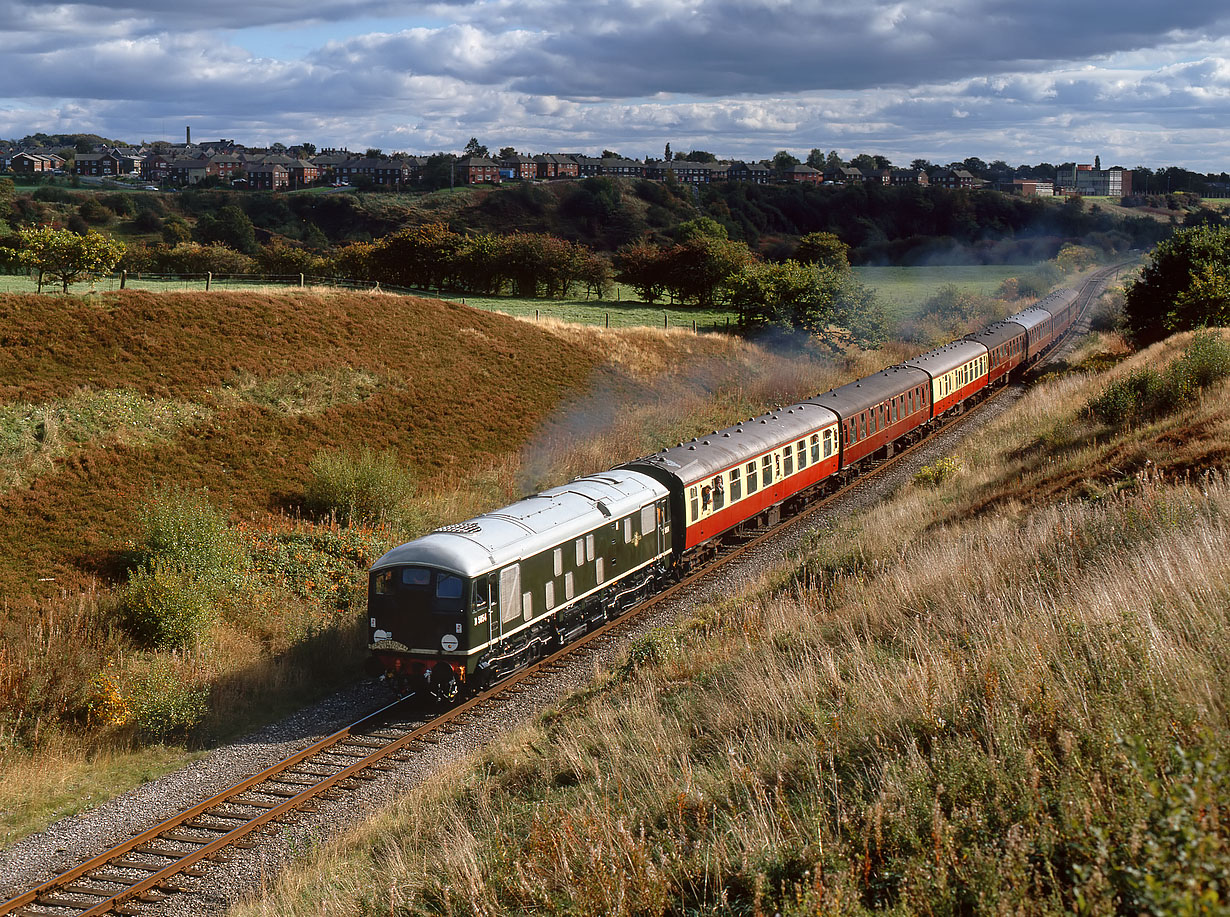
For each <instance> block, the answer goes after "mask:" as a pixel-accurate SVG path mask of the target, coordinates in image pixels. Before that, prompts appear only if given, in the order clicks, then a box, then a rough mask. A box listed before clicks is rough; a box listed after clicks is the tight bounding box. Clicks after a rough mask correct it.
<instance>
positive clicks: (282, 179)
mask: <svg viewBox="0 0 1230 917" xmlns="http://www.w3.org/2000/svg"><path fill="white" fill-rule="evenodd" d="M244 171H245V172H247V173H248V187H249V188H252V189H254V190H258V191H285V190H286V189H287V188H288V187H290V170H289V169H287V168H286V166H284V165H282V164H281V163H280V162H250V163H248V164H247V166H246V167H245V168H244Z"/></svg>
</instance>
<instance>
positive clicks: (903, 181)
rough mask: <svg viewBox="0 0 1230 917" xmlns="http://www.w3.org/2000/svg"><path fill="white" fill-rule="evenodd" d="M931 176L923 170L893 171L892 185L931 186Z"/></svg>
mask: <svg viewBox="0 0 1230 917" xmlns="http://www.w3.org/2000/svg"><path fill="white" fill-rule="evenodd" d="M930 183H931V178H930V176H928V175H927V173H926V172H924V171H923V170H922V169H893V170H892V176H891V180H890V184H893V185H929V184H930Z"/></svg>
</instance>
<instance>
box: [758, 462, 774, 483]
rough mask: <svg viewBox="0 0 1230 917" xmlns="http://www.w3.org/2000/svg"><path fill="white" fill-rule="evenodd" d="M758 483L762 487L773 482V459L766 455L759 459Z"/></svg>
mask: <svg viewBox="0 0 1230 917" xmlns="http://www.w3.org/2000/svg"><path fill="white" fill-rule="evenodd" d="M760 483H761V486H763V487H768V486H770V485H771V484H772V483H773V459H771V458H769V456H767V455H766V456H763V457H762V458H761V459H760Z"/></svg>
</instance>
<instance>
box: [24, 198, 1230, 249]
mask: <svg viewBox="0 0 1230 917" xmlns="http://www.w3.org/2000/svg"><path fill="white" fill-rule="evenodd" d="M1167 204H1173V209H1165V208H1166V205H1167ZM1159 205H1160V206H1161V207H1162V208H1163V209H1162V210H1158V209H1157V208H1149V207H1143V208H1123V207H1119V206H1117V205H1114V204H1112V203H1110V202H1099V203H1096V204H1088V205H1085V204H1083V203H1082V202H1081V201H1080V200H1079V199H1073V200H1071V201H1061V200H1059V199H1046V200H1044V199H1039V198H1032V199H1027V198H1021V197H1017V196H1014V195H1008V194H1001V193H999V192H996V191H978V192H970V191H961V190H948V189H944V188H917V187H913V188H911V187H888V186H882V185H881V186H875V185H858V186H855V185H851V186H801V185H793V184H767V185H755V184H751V185H749V184H747V183H742V182H721V183H715V184H713V185H706V186H703V187H702V186H691V185H680V184H677V183H666V182H658V181H649V180H644V179H641V180H633V179H628V178H619V177H597V178H590V179H586V180H584V181H557V182H525V183H508V184H506V185H503V186H496V187H490V186H463V187H458V188H455V189H445V190H441V191H435V192H430V193H422V192H416V193H391V192H382V193H375V192H358V191H354V190H350V189H336V188H312V189H306V190H302V191H296V192H290V193H280V194H276V195H275V194H272V193H268V192H234V191H227V190H222V189H206V190H200V189H185V190H184V191H182V192H179V193H174V194H170V193H161V192H155V191H146V190H142V189H140V188H132V189H119V188H116V189H106V190H95V189H90V188H88V187H85V186H83V187H81V188H70V187H63V186H60V185H40V186H38V187H35V188H29V187H25V186H23V187H19V188H17V189H16V194H15V197H14V198H13V200H12V202H11V203H10V202H9V201H6V200H4V199H3V198H0V240H2V239H3V236H4V235H5V234H6V229H5V226H4V221H6V220H7V221H8V223H10V224H12V226H18V225H22V224H27V223H40V222H61V223H65V224H66V225H69V226H70V228H74V229H76V230H77V231H83V230H84V229H86V228H91V227H92V228H95V229H99V230H102V231H104V232H107V233H109V234H113V235H115V236H117V237H119V238H121V239H123V240H125V241H126V242H145V243H147V244H153V243H158V242H166V243H168V244H174V243H176V242H180V241H184V240H187V239H193V240H195V241H199V242H224V243H226V244H228V245H230V246H231V247H232V248H236V247H237V248H239V249H240V250H242V251H244V252H245V253H246V254H249V255H252V254H255V253H256V248H257V246H258V245H268V244H270V243H271V242H273V241H274V240H281V241H285V242H288V243H290V244H294V245H302V246H305V247H307V248H309V249H311V250H313V251H317V252H321V251H325V250H327V249H329V248H331V247H335V246H338V245H342V244H345V243H348V242H355V241H359V242H363V241H371V240H372V239H375V238H379V237H382V236H385V235H388V234H390V233H392V232H395V231H397V230H399V229H401V228H403V227H406V226H420V225H423V224H427V223H435V222H444V223H446V224H447V225H448V226H449V227H450V228H451V229H453V230H454V231H456V232H459V233H463V234H464V233H470V232H475V233H483V232H491V233H499V234H508V233H513V232H531V233H548V234H551V235H553V236H557V237H559V238H562V239H566V240H569V241H574V242H580V243H583V244H584V245H585V246H587V247H588V248H590V249H593V250H594V251H598V252H604V253H607V254H610V253H613V252H615V251H616V250H618V249H619V248H620V247H621V246H623V245H626V244H628V243H630V242H634V241H638V240H642V239H647V240H650V241H656V242H663V241H668V240H673V239H674V238H675V236H676V234H677V232H678V230H679V227H680V226H681V224H684V223H686V222H688V221H691V220H695V219H697V218H700V217H707V218H710V219H712V220H715V221H716V222H718V223H719V224H721V226H722V227H723V228H724V229H725V231H726V233H727V234H728V236H729V237H730V238H731V239H734V240H736V241H741V242H746V243H747V244H748V245H749V246H751V247H752V248H753V249H756V250H758V251H760V252H762V253H764V254H766V255H768V256H770V257H773V258H784V257H788V256H789V255H791V254H792V253H793V251H794V248H795V246H796V245H797V242H798V240H799V238H800V237H802V236H803V235H805V234H807V233H811V232H833V233H836V234H837V235H838V236H839V237H840V238H841V239H842V240H843V241H844V242H845V243H846V244H848V245H849V246H850V247H851V249H852V260H853V261H854V263H856V264H1022V263H1032V262H1034V261H1038V260H1045V259H1047V258H1051V257H1054V256H1055V254H1056V252H1057V251H1058V250H1059V248H1060V246H1061V245H1063V244H1064V243H1079V244H1084V245H1089V246H1091V247H1093V248H1095V249H1098V250H1102V251H1108V252H1109V251H1112V250H1123V249H1125V248H1132V247H1136V248H1139V247H1148V246H1149V245H1152V244H1153V243H1155V242H1156V241H1158V240H1159V239H1160V238H1162V237H1163V236H1164V235H1165V234H1166V233H1167V232H1168V229H1169V220H1170V218H1171V217H1174V218H1175V219H1176V220H1177V221H1182V220H1185V219H1189V218H1194V216H1192V215H1193V214H1203V215H1204V216H1206V217H1207V215H1208V214H1207V213H1205V212H1204V211H1203V210H1202V208H1201V207H1200V205H1199V202H1198V201H1195V200H1189V199H1187V198H1183V199H1182V200H1181V201H1180V200H1178V199H1177V196H1172V197H1171V198H1169V199H1164V200H1160V201H1159ZM227 208H238V211H239V214H237V213H236V212H235V211H228V210H227ZM1209 212H1210V213H1211V211H1209ZM240 217H242V219H240ZM1158 217H1161V219H1160V220H1159V219H1158ZM1218 219H1220V217H1218ZM237 220H238V222H240V223H243V224H244V225H242V226H237V225H236V221H237ZM245 221H246V222H245Z"/></svg>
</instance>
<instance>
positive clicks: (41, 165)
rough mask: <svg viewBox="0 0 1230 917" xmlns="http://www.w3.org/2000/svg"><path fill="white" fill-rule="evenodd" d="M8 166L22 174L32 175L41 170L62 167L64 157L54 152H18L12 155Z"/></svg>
mask: <svg viewBox="0 0 1230 917" xmlns="http://www.w3.org/2000/svg"><path fill="white" fill-rule="evenodd" d="M9 168H11V169H12V170H13V171H14V172H19V173H21V174H23V175H33V174H36V173H43V172H54V171H55V170H56V169H62V168H64V157H62V156H59V155H57V154H55V153H29V152H22V153H18V154H17V155H15V156H14V157H13V161H12V163H10V165H9Z"/></svg>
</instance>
